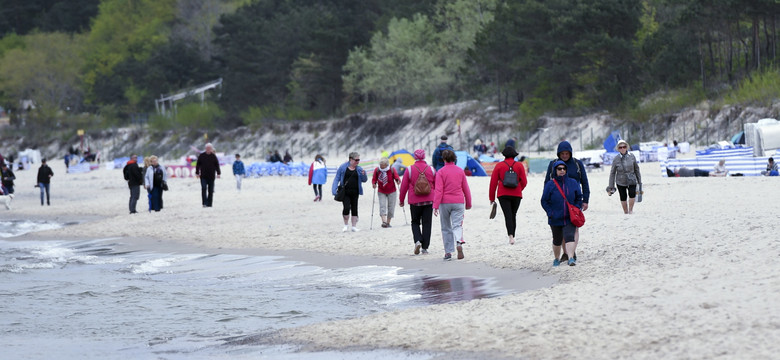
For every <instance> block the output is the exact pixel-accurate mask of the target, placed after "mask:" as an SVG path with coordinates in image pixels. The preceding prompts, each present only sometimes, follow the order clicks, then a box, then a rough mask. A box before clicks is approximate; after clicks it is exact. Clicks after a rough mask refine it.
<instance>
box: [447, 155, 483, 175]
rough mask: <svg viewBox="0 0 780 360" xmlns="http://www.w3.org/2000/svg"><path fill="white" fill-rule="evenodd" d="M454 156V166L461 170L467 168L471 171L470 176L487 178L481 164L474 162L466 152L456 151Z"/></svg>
mask: <svg viewBox="0 0 780 360" xmlns="http://www.w3.org/2000/svg"><path fill="white" fill-rule="evenodd" d="M455 155H456V156H457V157H458V160H457V162H456V165H458V167H459V168H461V169H466V168H468V169H469V170H470V171H471V176H488V175H487V172H485V168H483V167H482V164H480V163H479V162H478V161H477V160H474V158H473V157H471V155H469V153H468V152H467V151H456V152H455Z"/></svg>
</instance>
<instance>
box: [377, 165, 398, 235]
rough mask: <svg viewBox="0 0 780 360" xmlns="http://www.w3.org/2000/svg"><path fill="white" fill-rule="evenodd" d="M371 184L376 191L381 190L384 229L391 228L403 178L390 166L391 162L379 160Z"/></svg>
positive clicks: (381, 211) (380, 210)
mask: <svg viewBox="0 0 780 360" xmlns="http://www.w3.org/2000/svg"><path fill="white" fill-rule="evenodd" d="M371 184H373V186H374V189H378V190H379V195H378V197H379V216H380V217H381V218H382V227H383V228H389V227H390V220H391V219H393V215H395V203H396V199H398V194H396V185H399V184H401V178H400V177H399V176H398V173H397V172H395V169H393V168H392V167H391V166H390V160H388V159H387V158H384V157H383V158H381V159H379V167H377V168H375V169H374V177H373V179H371Z"/></svg>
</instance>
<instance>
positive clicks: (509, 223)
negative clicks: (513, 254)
mask: <svg viewBox="0 0 780 360" xmlns="http://www.w3.org/2000/svg"><path fill="white" fill-rule="evenodd" d="M521 200H523V198H521V197H518V196H506V195H505V196H499V197H498V203H499V204H500V205H501V211H502V212H503V213H504V223H505V224H506V234H507V235H512V237H514V236H515V229H516V228H517V209H519V208H520V201H521Z"/></svg>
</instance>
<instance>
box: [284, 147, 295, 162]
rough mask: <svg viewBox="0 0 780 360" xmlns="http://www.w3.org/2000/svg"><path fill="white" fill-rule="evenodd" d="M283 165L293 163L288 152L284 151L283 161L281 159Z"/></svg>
mask: <svg viewBox="0 0 780 360" xmlns="http://www.w3.org/2000/svg"><path fill="white" fill-rule="evenodd" d="M282 160H283V161H282V162H283V163H285V164H289V163H291V162H292V161H293V158H292V155H290V150H285V152H284V159H282Z"/></svg>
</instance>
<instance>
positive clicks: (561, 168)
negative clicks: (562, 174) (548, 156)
mask: <svg viewBox="0 0 780 360" xmlns="http://www.w3.org/2000/svg"><path fill="white" fill-rule="evenodd" d="M555 170H558V171H561V170H564V171H565V170H566V168H565V167H557V168H555Z"/></svg>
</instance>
